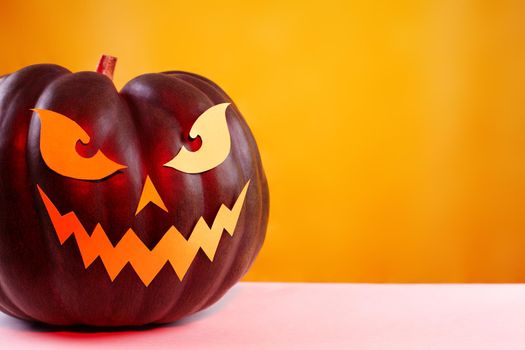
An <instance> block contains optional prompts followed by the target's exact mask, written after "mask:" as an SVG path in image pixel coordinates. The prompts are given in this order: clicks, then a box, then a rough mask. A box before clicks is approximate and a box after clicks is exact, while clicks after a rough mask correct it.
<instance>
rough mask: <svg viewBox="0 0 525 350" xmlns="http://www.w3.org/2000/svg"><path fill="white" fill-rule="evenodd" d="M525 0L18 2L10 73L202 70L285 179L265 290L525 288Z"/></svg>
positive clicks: (8, 27) (11, 17)
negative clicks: (306, 286)
mask: <svg viewBox="0 0 525 350" xmlns="http://www.w3.org/2000/svg"><path fill="white" fill-rule="evenodd" d="M524 14H525V3H524V2H520V1H475V2H474V1H471V2H465V1H453V0H444V1H443V0H435V1H374V2H371V1H333V0H324V1H311V2H308V1H226V0H224V1H220V2H215V1H201V2H194V1H141V2H137V1H109V0H106V1H101V0H92V1H82V2H81V1H78V2H71V1H65V0H60V1H33V0H28V1H14V0H9V1H5V0H0V47H1V48H2V51H1V55H0V74H4V73H8V72H11V71H14V70H17V69H19V68H21V67H23V66H26V65H29V64H33V63H42V62H49V63H57V64H60V65H63V66H66V67H68V68H69V69H71V70H73V71H78V70H93V69H94V68H95V65H96V63H97V60H98V57H99V55H100V54H102V53H106V54H111V55H114V56H118V57H119V62H118V64H117V70H116V77H115V83H116V85H117V87H119V88H120V87H122V86H123V85H124V84H125V82H126V81H128V80H129V79H131V78H133V77H134V76H136V75H139V74H142V73H146V72H157V71H164V70H173V69H178V70H187V71H192V72H196V73H199V74H202V75H204V76H207V77H209V78H211V79H212V80H214V81H216V82H217V83H218V84H219V85H221V86H222V87H223V88H224V89H225V90H226V91H227V92H228V93H229V94H230V95H231V96H232V97H233V99H234V100H235V101H236V103H237V105H238V106H239V108H240V109H241V111H242V112H243V114H244V116H245V117H246V119H247V120H248V123H249V124H250V126H251V128H252V130H253V132H254V134H255V136H256V138H257V140H258V143H259V147H260V151H261V154H262V157H263V161H264V165H265V169H266V172H267V176H268V179H269V183H270V191H271V215H270V223H269V227H268V236H267V241H266V243H265V246H264V248H263V250H262V251H261V254H260V255H259V258H258V259H257V261H256V263H255V264H254V266H253V268H252V269H251V271H250V272H249V273H248V275H247V276H246V277H245V280H249V281H341V282H350V281H352V282H355V281H358V282H500V281H505V282H514V281H521V282H523V281H525V97H524V94H525V40H524V38H525V15H524Z"/></svg>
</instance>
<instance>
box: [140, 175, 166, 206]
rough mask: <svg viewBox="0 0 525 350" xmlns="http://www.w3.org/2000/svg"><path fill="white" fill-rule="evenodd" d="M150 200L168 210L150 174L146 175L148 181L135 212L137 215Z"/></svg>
mask: <svg viewBox="0 0 525 350" xmlns="http://www.w3.org/2000/svg"><path fill="white" fill-rule="evenodd" d="M149 202H152V203H154V204H156V205H157V206H158V207H159V208H162V209H164V210H165V211H168V209H166V206H165V205H164V202H163V201H162V199H161V198H160V195H159V192H157V189H156V188H155V186H154V185H153V182H151V179H150V178H149V176H146V182H145V183H144V188H143V189H142V194H141V195H140V200H139V206H138V208H137V211H136V212H135V215H137V214H138V213H139V212H140V211H141V210H142V209H143V208H144V207H145V206H146V205H147V204H148V203H149Z"/></svg>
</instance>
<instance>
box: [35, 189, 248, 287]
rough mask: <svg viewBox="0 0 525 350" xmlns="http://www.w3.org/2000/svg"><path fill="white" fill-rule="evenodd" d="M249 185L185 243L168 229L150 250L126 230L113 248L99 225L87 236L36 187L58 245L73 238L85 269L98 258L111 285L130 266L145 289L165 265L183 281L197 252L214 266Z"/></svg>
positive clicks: (199, 223) (71, 214) (72, 217)
mask: <svg viewBox="0 0 525 350" xmlns="http://www.w3.org/2000/svg"><path fill="white" fill-rule="evenodd" d="M249 184H250V181H248V182H247V183H246V184H245V185H244V188H243V189H242V191H241V193H240V194H239V196H238V197H237V200H236V201H235V204H234V205H233V207H232V209H228V207H226V206H225V205H224V204H222V205H221V207H220V209H219V211H218V212H217V215H216V216H215V219H214V220H213V224H212V225H211V227H210V226H208V224H207V223H206V221H205V220H204V218H202V217H200V218H199V220H198V221H197V223H196V224H195V227H194V228H193V230H192V232H191V235H190V236H189V238H188V239H187V240H186V239H185V238H184V236H183V235H182V234H181V233H180V232H179V231H178V230H177V229H176V228H175V226H171V227H170V228H169V229H168V230H167V231H166V233H165V234H164V236H162V238H161V239H160V241H159V242H158V243H157V245H156V246H155V247H154V248H153V249H151V250H150V249H148V247H147V246H146V245H145V244H144V243H143V242H142V240H141V239H140V238H139V237H138V236H137V235H136V233H135V232H134V231H133V230H132V229H128V231H126V233H125V234H124V236H123V237H122V238H121V240H120V241H119V242H118V243H117V244H116V245H115V246H113V244H112V243H111V242H110V240H109V238H108V236H107V235H106V233H105V231H104V229H103V228H102V226H101V225H100V224H97V225H96V226H95V229H94V230H93V233H92V234H91V235H89V234H88V233H87V231H86V229H85V228H84V226H83V225H82V223H81V222H80V220H79V219H78V217H77V216H76V214H75V213H74V212H72V211H71V212H69V213H66V214H63V215H62V214H60V212H59V211H58V209H57V208H56V206H55V205H54V204H53V202H52V201H51V200H50V199H49V197H48V196H47V195H46V194H45V192H44V191H43V190H42V188H41V187H40V186H39V185H37V188H38V191H39V193H40V196H41V198H42V200H43V202H44V205H45V207H46V210H47V213H48V215H49V217H50V219H51V222H52V224H53V227H54V228H55V233H56V234H57V237H58V239H59V241H60V244H61V245H63V244H64V242H65V241H66V240H67V239H68V238H69V237H71V236H74V237H75V240H76V242H77V245H78V248H79V250H80V254H81V256H82V260H83V262H84V266H85V268H86V269H87V268H88V267H89V266H90V265H91V264H92V263H93V261H95V259H96V258H97V257H100V259H101V260H102V263H103V264H104V267H105V268H106V271H107V273H108V275H109V277H110V279H111V281H114V280H115V278H116V277H117V276H118V275H119V273H120V272H121V271H122V269H123V268H124V266H126V264H127V263H130V265H131V266H132V268H133V269H134V270H135V272H136V273H137V275H138V277H139V278H140V279H141V281H142V282H143V283H144V285H145V286H146V287H147V286H148V285H149V284H150V283H151V281H153V279H154V278H155V277H156V276H157V274H158V273H159V271H160V270H161V269H162V267H164V265H165V264H166V262H168V261H169V262H170V264H171V266H172V267H173V269H174V270H175V273H176V274H177V277H178V278H179V280H180V281H182V279H183V278H184V276H185V275H186V272H187V271H188V269H189V267H190V265H191V263H192V262H193V261H194V259H195V257H196V255H197V252H198V251H199V249H202V251H203V252H204V253H205V254H206V256H207V257H208V258H209V260H210V261H211V262H213V258H214V257H215V252H216V251H217V248H218V245H219V241H220V238H221V236H222V232H223V231H226V232H228V234H229V235H230V236H233V233H234V231H235V227H236V226H237V221H238V219H239V216H240V213H241V210H242V208H243V205H244V200H245V198H246V192H247V191H248V186H249Z"/></svg>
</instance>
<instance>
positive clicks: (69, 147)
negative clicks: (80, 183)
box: [33, 109, 125, 180]
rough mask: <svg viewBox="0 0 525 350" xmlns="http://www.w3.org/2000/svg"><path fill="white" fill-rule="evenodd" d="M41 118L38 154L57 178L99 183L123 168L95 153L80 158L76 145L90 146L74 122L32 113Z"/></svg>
mask: <svg viewBox="0 0 525 350" xmlns="http://www.w3.org/2000/svg"><path fill="white" fill-rule="evenodd" d="M33 111H35V112H36V113H37V114H38V116H39V117H40V121H41V127H40V153H41V154H42V158H43V159H44V162H45V163H46V165H47V166H48V167H50V168H51V169H53V170H54V171H56V172H57V173H59V174H60V175H63V176H67V177H72V178H75V179H80V180H99V179H102V178H104V177H106V176H109V175H111V174H113V173H114V172H115V171H117V170H119V169H123V168H125V166H123V165H121V164H118V163H115V162H114V161H112V160H110V159H109V158H108V157H106V156H105V155H104V153H102V151H100V150H98V151H97V153H95V155H94V156H92V157H89V158H86V157H82V156H81V155H80V154H78V153H77V151H76V144H77V142H78V141H79V140H80V141H81V142H82V143H84V144H87V143H89V140H90V137H89V135H88V134H87V133H86V132H85V131H84V129H82V128H81V127H80V125H78V124H77V123H75V122H74V121H73V120H71V119H69V118H68V117H66V116H64V115H62V114H60V113H57V112H53V111H50V110H46V109H33Z"/></svg>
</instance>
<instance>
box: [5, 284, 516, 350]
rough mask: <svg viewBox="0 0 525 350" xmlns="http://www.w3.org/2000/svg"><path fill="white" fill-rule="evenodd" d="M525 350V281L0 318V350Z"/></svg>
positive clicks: (280, 292) (235, 293) (281, 293)
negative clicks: (123, 315) (146, 314)
mask: <svg viewBox="0 0 525 350" xmlns="http://www.w3.org/2000/svg"><path fill="white" fill-rule="evenodd" d="M25 348H37V349H141V348H148V349H152V348H155V349H168V348H169V349H229V350H231V349H254V348H255V349H388V350H392V349H403V350H408V349H425V350H429V349H447V350H450V349H525V285H505V284H499V285H461V284H456V285H454V284H452V285H451V284H442V285H425V284H419V285H396V284H390V285H388V284H383V285H381V284H308V283H240V284H238V285H237V286H235V287H234V288H233V289H232V290H231V291H230V292H229V293H228V294H227V295H226V296H225V297H224V298H223V299H222V300H221V301H220V302H219V303H218V304H216V305H214V306H213V307H211V308H209V309H208V310H205V311H203V312H200V313H199V314H196V315H193V316H191V317H190V318H188V319H186V320H184V321H182V322H178V323H175V324H173V325H168V326H164V327H157V328H152V329H145V330H140V331H137V330H127V331H125V330H120V331H116V332H115V331H114V332H105V331H96V332H73V331H70V330H66V329H53V328H45V327H35V326H31V325H28V324H26V323H25V322H22V321H19V320H16V319H13V318H10V317H8V316H5V315H2V316H0V349H25Z"/></svg>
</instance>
